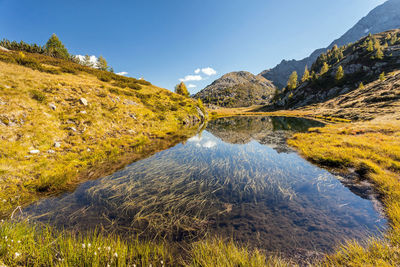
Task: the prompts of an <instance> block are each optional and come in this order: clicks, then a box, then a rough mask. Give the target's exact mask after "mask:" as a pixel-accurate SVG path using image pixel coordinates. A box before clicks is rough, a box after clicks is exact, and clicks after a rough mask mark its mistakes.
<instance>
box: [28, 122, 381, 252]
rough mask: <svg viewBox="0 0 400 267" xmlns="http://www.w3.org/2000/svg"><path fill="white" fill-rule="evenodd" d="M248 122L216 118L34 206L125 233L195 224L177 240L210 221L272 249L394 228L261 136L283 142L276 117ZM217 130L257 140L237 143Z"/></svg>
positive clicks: (34, 211) (74, 223)
mask: <svg viewBox="0 0 400 267" xmlns="http://www.w3.org/2000/svg"><path fill="white" fill-rule="evenodd" d="M278 119H279V121H278V122H279V123H280V124H279V125H284V127H285V128H293V127H292V126H291V125H292V123H293V119H291V120H290V121H289V122H288V121H285V120H284V119H282V118H277V120H278ZM232 120H233V122H236V121H235V119H234V118H232ZM248 120H249V121H244V122H241V123H242V124H243V123H246V125H247V124H248V125H250V126H248V127H247V126H246V127H243V129H244V130H243V131H239V130H236V131H235V128H234V127H233V128H232V127H229V129H227V127H226V126H224V127H222V128H221V127H219V126H218V125H217V124H218V121H217V122H215V124H214V125H213V124H212V122H211V125H210V126H209V127H208V131H203V132H202V133H201V134H199V135H197V136H194V137H192V138H190V139H188V140H187V142H185V144H179V145H177V146H175V147H173V148H171V149H168V150H165V151H162V152H160V153H157V154H155V155H154V156H151V157H149V158H147V159H144V160H141V161H138V162H135V163H133V164H131V165H130V166H128V167H126V168H125V169H124V170H121V171H119V172H117V173H115V174H113V175H111V176H109V177H105V178H102V179H99V180H96V181H91V182H87V183H85V184H83V185H81V186H80V187H79V188H78V189H77V190H76V191H75V192H74V193H71V194H66V195H64V196H62V197H60V198H53V199H47V200H43V201H40V202H38V203H37V204H35V205H32V206H30V207H28V208H27V209H26V210H25V211H26V212H27V213H28V214H31V215H34V216H40V217H41V219H42V220H44V221H48V220H49V221H50V222H53V223H56V224H59V225H61V226H65V227H67V228H68V227H73V228H78V229H79V228H90V225H92V224H93V225H94V226H97V227H98V226H99V224H102V225H103V226H104V227H105V228H110V227H111V226H107V224H110V223H109V222H112V224H113V227H115V226H120V230H121V231H122V232H127V231H132V232H135V231H137V230H138V229H140V227H142V226H143V221H144V220H146V225H145V226H146V231H159V232H162V233H163V234H165V232H167V231H168V229H170V228H171V229H172V228H174V229H175V230H174V231H177V230H176V229H180V230H179V231H178V232H179V233H181V232H185V234H179V238H177V237H176V236H174V237H173V238H175V239H177V240H180V239H184V238H185V235H187V234H188V230H187V229H189V228H190V229H192V230H191V231H192V232H196V231H199V232H201V231H204V230H205V229H206V230H208V231H210V232H211V233H217V234H219V235H221V234H222V235H225V236H228V237H233V238H235V239H237V240H239V241H243V242H245V243H250V244H252V245H256V246H257V247H262V248H265V249H268V250H288V251H290V250H299V249H300V248H302V249H308V250H313V249H315V250H322V251H326V250H329V249H331V248H332V247H333V246H334V245H335V244H336V243H337V242H340V241H343V240H344V239H345V238H358V237H360V236H363V235H364V234H365V233H366V232H376V230H377V227H382V226H384V224H385V220H384V219H382V218H380V216H379V214H378V213H377V212H376V211H375V210H374V208H373V204H372V202H371V201H369V200H366V199H363V198H361V197H359V196H357V195H355V194H353V193H352V192H351V191H350V190H349V189H348V188H346V187H344V186H343V185H342V184H341V183H340V182H339V181H338V180H337V179H336V177H334V176H333V175H331V174H330V173H329V172H327V171H325V170H322V169H320V168H317V167H316V166H314V165H312V164H310V163H309V162H307V161H305V160H304V159H302V158H301V157H299V156H298V155H297V154H296V153H293V152H289V153H278V152H277V150H275V149H273V148H271V147H269V146H267V145H262V144H260V142H259V141H256V140H254V139H255V137H257V138H259V139H260V140H261V139H263V140H264V139H265V138H267V137H268V143H271V142H275V143H279V146H282V140H279V138H281V137H282V135H281V134H278V135H277V138H270V137H271V136H273V135H274V133H273V130H274V127H273V126H271V125H272V124H273V125H276V124H277V122H276V121H274V119H272V120H263V121H262V122H260V123H263V125H261V126H262V127H260V125H259V124H258V121H254V120H255V119H254V118H248ZM294 122H296V123H297V124H298V123H301V122H302V121H301V120H300V119H298V120H295V121H294ZM223 123H224V125H225V124H226V123H228V124H230V123H231V122H229V121H228V122H227V121H223ZM285 123H288V125H285ZM264 124H265V125H264ZM215 125H217V126H218V127H216V126H215ZM252 125H255V126H254V127H253V126H252ZM279 127H280V130H281V128H283V126H279ZM275 134H276V133H275ZM233 135H237V136H233ZM216 136H224V140H225V139H229V138H230V139H229V140H248V139H249V140H250V141H249V142H247V143H244V144H234V143H228V142H224V141H222V140H221V139H220V138H218V137H216ZM248 136H251V138H248ZM281 139H282V138H281ZM283 144H284V142H283ZM275 145H276V144H272V143H271V146H273V147H275ZM283 150H284V151H286V149H283ZM143 207H145V208H143ZM77 214H79V216H78V215H77ZM186 226H188V227H187V228H185V227H186ZM169 227H170V228H169ZM135 229H136V230H135ZM141 230H142V229H141ZM180 231H181V232H180Z"/></svg>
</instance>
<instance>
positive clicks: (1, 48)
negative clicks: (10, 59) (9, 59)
mask: <svg viewBox="0 0 400 267" xmlns="http://www.w3.org/2000/svg"><path fill="white" fill-rule="evenodd" d="M0 50H1V51H6V52H8V51H10V50H8V49H7V48H5V47H2V46H0Z"/></svg>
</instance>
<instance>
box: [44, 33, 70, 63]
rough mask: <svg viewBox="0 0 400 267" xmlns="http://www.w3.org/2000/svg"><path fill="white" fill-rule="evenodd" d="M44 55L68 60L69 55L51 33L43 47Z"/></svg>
mask: <svg viewBox="0 0 400 267" xmlns="http://www.w3.org/2000/svg"><path fill="white" fill-rule="evenodd" d="M45 51H46V54H48V55H49V56H52V57H56V58H62V59H69V58H70V55H69V53H68V50H67V48H65V46H64V45H63V43H62V42H61V41H60V39H58V37H57V35H55V34H54V33H53V35H52V36H51V37H50V39H49V40H48V41H47V43H46V45H45Z"/></svg>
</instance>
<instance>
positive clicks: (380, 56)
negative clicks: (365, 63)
mask: <svg viewBox="0 0 400 267" xmlns="http://www.w3.org/2000/svg"><path fill="white" fill-rule="evenodd" d="M375 57H376V58H377V59H383V57H384V54H383V51H382V48H379V49H378V50H377V51H376V54H375Z"/></svg>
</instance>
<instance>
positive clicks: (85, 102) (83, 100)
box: [79, 97, 88, 106]
mask: <svg viewBox="0 0 400 267" xmlns="http://www.w3.org/2000/svg"><path fill="white" fill-rule="evenodd" d="M79 102H81V104H82V105H84V106H87V105H88V101H87V100H86V98H83V97H82V98H80V99H79Z"/></svg>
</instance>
